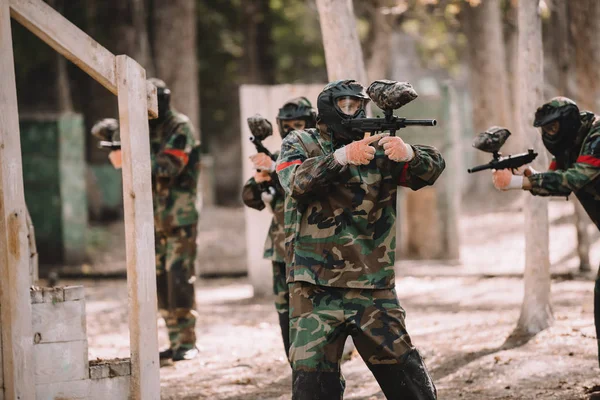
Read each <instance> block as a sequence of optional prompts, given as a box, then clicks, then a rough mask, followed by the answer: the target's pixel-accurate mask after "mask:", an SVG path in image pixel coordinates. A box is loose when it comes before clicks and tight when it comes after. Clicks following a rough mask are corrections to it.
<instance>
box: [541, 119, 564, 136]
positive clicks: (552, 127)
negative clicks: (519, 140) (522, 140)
mask: <svg viewBox="0 0 600 400" xmlns="http://www.w3.org/2000/svg"><path fill="white" fill-rule="evenodd" d="M559 129H560V123H559V122H558V121H552V122H550V123H548V124H546V125H542V132H543V133H545V134H547V135H555V134H556V133H558V130H559Z"/></svg>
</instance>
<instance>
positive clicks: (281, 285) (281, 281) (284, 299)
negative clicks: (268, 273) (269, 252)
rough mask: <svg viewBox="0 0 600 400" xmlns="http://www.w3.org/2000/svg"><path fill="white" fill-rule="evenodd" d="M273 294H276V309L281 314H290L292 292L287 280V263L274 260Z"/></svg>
mask: <svg viewBox="0 0 600 400" xmlns="http://www.w3.org/2000/svg"><path fill="white" fill-rule="evenodd" d="M273 294H274V295H275V309H276V310H277V312H278V313H279V314H288V313H289V311H290V292H289V289H288V284H287V283H286V281H285V263H282V262H278V261H273Z"/></svg>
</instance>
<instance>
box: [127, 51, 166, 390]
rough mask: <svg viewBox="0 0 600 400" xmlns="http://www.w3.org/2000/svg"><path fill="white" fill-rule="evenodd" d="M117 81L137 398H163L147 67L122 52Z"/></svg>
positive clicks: (132, 363) (130, 321)
mask: <svg viewBox="0 0 600 400" xmlns="http://www.w3.org/2000/svg"><path fill="white" fill-rule="evenodd" d="M117 85H118V88H119V89H118V90H119V122H120V124H119V125H120V127H121V131H120V132H121V147H122V150H123V153H122V154H123V199H124V208H125V243H126V246H125V247H126V252H127V286H128V290H129V335H130V347H131V396H132V397H131V398H132V399H136V400H141V399H143V400H146V399H156V400H158V399H160V376H159V363H158V337H157V326H156V316H157V308H156V270H155V268H156V266H155V258H154V212H153V209H152V187H151V183H150V172H151V166H150V139H149V128H148V121H147V119H146V72H145V71H144V69H143V68H142V67H141V66H140V65H139V64H137V63H136V62H135V61H134V60H133V59H131V58H129V57H127V56H117Z"/></svg>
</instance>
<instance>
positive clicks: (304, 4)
mask: <svg viewBox="0 0 600 400" xmlns="http://www.w3.org/2000/svg"><path fill="white" fill-rule="evenodd" d="M270 8H271V12H272V15H273V26H272V38H273V47H274V49H273V54H274V56H275V60H276V61H275V62H276V65H275V80H276V82H277V83H294V82H299V83H311V82H325V81H326V80H327V72H326V68H325V54H324V51H323V41H322V38H321V29H320V27H319V20H318V13H317V10H316V8H315V7H314V4H312V2H309V1H306V0H285V1H284V0H270Z"/></svg>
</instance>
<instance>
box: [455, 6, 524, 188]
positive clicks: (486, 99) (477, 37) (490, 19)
mask: <svg viewBox="0 0 600 400" xmlns="http://www.w3.org/2000/svg"><path fill="white" fill-rule="evenodd" d="M461 18H462V20H463V26H464V29H465V34H466V36H467V41H468V47H469V67H470V71H471V75H470V76H471V79H470V86H471V94H472V99H473V100H472V103H473V130H474V132H475V133H476V134H477V133H479V132H483V131H484V130H486V129H487V128H488V127H490V126H491V125H500V126H505V127H507V128H508V129H510V130H511V131H512V127H511V126H510V123H511V118H510V101H511V99H510V96H509V92H508V79H507V67H506V62H505V60H506V55H505V54H506V53H505V48H504V38H503V32H502V17H501V13H500V0H486V1H483V2H481V3H479V4H478V5H476V6H469V5H468V4H466V3H465V4H464V7H463V15H462V16H461ZM509 146H514V143H510V144H508V145H507V149H506V150H508V147H509ZM506 150H505V151H506ZM476 154H477V155H476V157H477V159H476V160H477V162H478V163H480V164H483V163H487V162H489V158H490V157H489V154H487V153H484V152H481V151H477V152H476ZM472 185H473V187H474V189H475V190H477V191H481V192H483V191H489V190H491V187H490V180H489V177H488V176H486V175H485V174H476V175H475V176H473V179H472Z"/></svg>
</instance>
